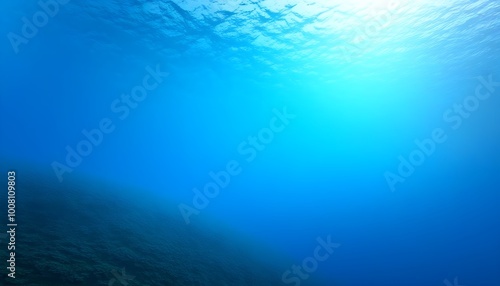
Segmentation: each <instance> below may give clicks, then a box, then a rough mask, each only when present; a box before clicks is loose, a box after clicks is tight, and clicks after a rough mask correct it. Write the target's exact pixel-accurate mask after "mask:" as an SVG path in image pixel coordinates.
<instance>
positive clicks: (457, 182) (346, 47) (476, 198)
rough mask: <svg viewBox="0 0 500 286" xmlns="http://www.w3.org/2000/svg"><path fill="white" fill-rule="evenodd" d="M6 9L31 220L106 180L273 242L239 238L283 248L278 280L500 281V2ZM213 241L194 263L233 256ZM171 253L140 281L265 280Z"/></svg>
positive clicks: (220, 227)
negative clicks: (185, 264)
mask: <svg viewBox="0 0 500 286" xmlns="http://www.w3.org/2000/svg"><path fill="white" fill-rule="evenodd" d="M0 7H2V11H3V12H2V17H1V20H0V21H1V25H0V29H1V33H0V34H2V35H4V38H3V41H2V42H1V44H0V55H1V63H2V64H1V66H0V73H1V74H2V77H1V78H2V81H1V87H2V92H1V93H0V108H1V112H0V119H1V124H0V133H1V137H0V139H1V141H0V147H1V148H0V158H2V172H4V171H5V174H6V173H7V171H8V170H15V171H16V173H17V174H18V179H17V180H18V184H20V185H21V186H23V184H24V188H25V189H26V191H25V193H26V195H24V197H23V193H19V194H18V196H19V197H18V199H19V204H26V207H25V208H24V210H25V214H24V222H25V224H28V225H30V221H31V220H35V218H38V217H39V216H41V215H42V214H43V213H44V211H42V210H44V208H46V209H47V212H49V211H50V212H51V211H54V209H53V208H52V206H51V205H50V202H51V201H52V200H49V199H43V198H44V197H46V198H52V197H53V196H54V197H59V196H60V195H61V194H64V193H65V191H67V190H70V189H71V190H73V189H74V188H75V186H78V187H77V189H82V190H83V192H84V194H85V193H92V194H93V192H95V191H96V190H97V189H99V196H103V201H105V202H106V203H102V205H99V206H98V207H99V208H103V207H110V209H109V210H111V209H112V206H113V207H115V205H117V204H120V202H122V201H124V202H123V205H127V206H129V205H133V206H134V208H133V211H132V207H127V208H125V207H116V208H117V209H120V210H122V211H123V212H124V213H122V214H116V213H113V214H112V216H113V217H114V216H117V217H118V218H116V220H119V219H120V217H121V218H123V217H127V219H128V215H130V216H131V217H132V215H133V218H137V217H141V213H144V214H147V215H148V217H149V216H150V215H151V212H154V213H155V214H156V215H155V217H163V215H165V216H166V217H168V220H171V221H172V225H176V232H179V233H190V231H192V230H194V229H196V230H199V229H201V230H203V231H207V232H209V231H218V233H222V234H221V236H222V237H224V239H225V240H227V241H233V240H234V241H237V240H238V241H239V240H240V239H241V240H245V241H246V242H247V243H252V244H255V245H258V247H256V248H255V251H253V250H251V249H247V250H246V251H245V252H250V253H252V254H253V255H255V256H256V257H257V258H256V259H257V260H259V259H260V260H261V262H259V263H265V262H266V260H268V262H269V264H271V265H272V266H273V267H275V268H276V269H274V270H273V271H274V272H273V273H274V274H276V276H275V277H274V276H273V277H272V279H271V280H272V281H277V282H276V284H266V285H296V286H298V285H340V286H341V285H381V286H391V285H402V286H413V285H415V286H416V285H419V286H420V285H446V286H448V285H468V286H472V285H500V239H499V238H500V208H499V207H498V204H499V203H500V193H499V192H498V191H499V189H500V188H499V186H500V181H499V179H498V176H497V172H498V170H499V166H500V158H499V151H498V146H499V143H500V136H499V135H498V131H499V129H498V127H499V122H500V113H499V112H498V110H499V108H500V98H499V97H500V68H499V66H500V65H499V64H500V33H499V31H500V17H499V15H500V3H498V1H459V0H457V1H442V2H435V1H427V0H419V1H407V0H399V1H398V0H395V1H361V0H359V1H350V2H348V1H336V0H332V1H326V0H316V1H309V0H306V1H297V0H282V1H270V0H262V1H261V0H259V1H247V0H238V1H230V2H221V1H210V0H200V1H181V0H174V1H143V0H133V1H132V0H127V1H111V0H102V1H94V0H89V1H85V2H82V1H68V0H64V1H63V0H41V1H22V2H20V1H16V2H14V1H8V2H5V3H2V4H0ZM25 174H29V176H28V175H25ZM2 180H5V182H7V175H5V178H2ZM42 181H43V187H37V184H42V183H41V182H42ZM98 182H100V183H98ZM104 182H105V183H104ZM103 186H105V187H103ZM41 189H43V190H41ZM51 190H52V191H51ZM55 190H57V191H55ZM30 192H35V193H30ZM45 192H47V193H45ZM3 193H5V194H3V195H5V197H6V191H5V192H3ZM67 193H68V194H72V192H69V191H68V192H67ZM28 194H29V195H28ZM3 195H2V196H3ZM68 196H69V195H68ZM75 198H76V196H75ZM2 199H3V197H2ZM78 200H80V199H74V198H73V199H71V198H67V200H61V201H60V203H61V204H66V203H67V202H69V201H76V203H75V205H74V206H73V207H74V208H75V209H79V210H85V216H86V217H87V216H88V217H92V214H93V213H94V212H93V211H92V208H91V206H92V204H91V203H89V201H92V199H89V200H88V201H86V200H83V202H82V203H81V204H78V203H77V202H78ZM27 201H31V203H30V204H27V203H26V202H27ZM23 206H24V205H23ZM27 206H31V207H33V208H35V209H36V210H37V212H39V213H32V212H31V209H30V210H28V209H29V208H28V207H27ZM58 206H60V205H58ZM127 209H129V210H130V213H127ZM2 212H3V213H5V214H6V213H7V209H5V211H4V210H3V209H2ZM19 212H20V214H19V215H22V209H20V210H19ZM67 213H70V214H71V213H75V212H74V210H70V209H68V210H67ZM96 213H97V211H96ZM98 213H99V216H100V217H103V216H104V217H107V216H108V215H110V216H111V214H108V213H107V212H106V211H99V212H98ZM28 214H29V215H28ZM136 215H137V217H136ZM82 216H83V215H82ZM69 217H71V216H69ZM77 217H79V215H78V216H75V218H74V219H75V221H80V219H79V218H77ZM110 220H111V219H110ZM131 220H132V218H131ZM50 221H51V220H50V219H49V218H47V221H45V222H43V223H42V224H41V225H39V227H40V228H43V227H42V226H43V225H44V224H45V223H46V224H49V225H50V224H51V222H50ZM113 221H114V219H113ZM100 223H103V222H101V221H100V220H98V219H96V218H92V219H90V218H89V220H88V221H87V222H85V221H84V222H82V223H81V225H82V226H85V227H90V228H92V226H98V225H99V224H100ZM159 223H160V222H159ZM31 224H32V222H31ZM119 224H123V225H126V224H127V223H126V222H123V223H119ZM160 224H161V223H160ZM130 225H132V224H130ZM58 227H59V228H58V230H59V231H61V230H64V229H65V228H67V229H68V231H70V229H71V227H70V226H66V225H64V224H61V225H58ZM149 227H150V230H151V229H156V228H158V231H159V232H160V233H163V232H165V233H170V232H169V231H168V229H169V224H166V225H162V226H161V227H159V226H158V225H156V224H152V225H151V226H149ZM26 229H29V230H30V231H31V233H30V235H37V228H36V227H31V228H28V227H26ZM97 229H98V230H95V233H93V235H92V237H93V238H96V237H104V235H100V234H99V231H101V232H102V233H104V232H106V231H109V232H110V233H113V231H115V230H112V229H106V228H105V227H103V229H102V230H99V229H100V228H97ZM136 231H137V232H141V230H140V229H136ZM19 232H20V234H19V236H20V237H21V238H20V239H21V240H22V236H23V232H22V229H20V230H19ZM147 233H149V232H147ZM152 233H154V231H152ZM51 234H52V235H54V233H51ZM25 235H27V234H26V233H25ZM44 235H49V234H42V231H40V237H45V236H44ZM129 235H132V236H133V233H132V234H130V233H129V234H127V235H124V236H129ZM141 235H143V233H142V232H141ZM196 235H198V234H196ZM193 236H194V234H193ZM47 237H50V236H47ZM38 239H40V238H38ZM144 239H146V240H147V239H148V236H147V235H144ZM154 239H159V240H165V241H168V240H169V237H168V235H167V236H166V237H164V238H157V237H156V236H155V238H154ZM34 240H36V239H34ZM103 240H104V238H103ZM181 240H182V239H181ZM41 241H42V242H39V244H40V248H43V247H44V246H46V245H52V243H51V242H50V238H46V239H43V240H41ZM134 243H136V242H131V241H129V242H123V247H130V248H133V247H134ZM137 243H138V242H137ZM325 244H327V245H328V246H325ZM210 245H211V244H208V246H206V247H205V246H203V248H204V249H205V250H207V251H209V250H210V247H211V246H210ZM120 247H122V245H120ZM164 247H175V244H169V243H166V244H165V246H164ZM318 247H319V248H318ZM146 249H147V247H146ZM183 249H185V248H183ZM188 249H189V248H188ZM193 249H196V248H194V247H193ZM219 249H220V248H219V247H217V248H216V247H215V246H214V251H216V250H219ZM258 249H259V251H260V252H259V251H258ZM260 249H266V250H268V251H270V252H267V251H263V250H260ZM318 249H319V250H318ZM56 250H57V247H55V250H54V251H56ZM161 250H162V249H161V248H160V247H158V250H155V251H161ZM163 250H165V249H163ZM19 251H22V250H19ZM143 251H145V250H143ZM183 251H186V250H183ZM183 251H179V252H176V255H177V256H178V257H191V256H189V255H187V254H186V253H183ZM193 251H196V250H193ZM89 252H91V251H90V250H89ZM271 252H272V254H271ZM2 253H3V252H2ZM140 253H141V252H140V251H139V252H138V253H137V255H138V257H141V255H140ZM226 254H227V253H220V255H221V256H223V255H226ZM2 255H3V254H2ZM5 255H7V254H6V253H5ZM64 255H66V257H64ZM72 255H75V254H74V253H73V254H71V253H69V254H68V253H66V254H61V256H57V257H55V258H54V257H53V258H47V261H48V262H43V263H49V262H50V261H51V260H58V261H66V259H69V260H70V261H71V257H72ZM186 255H187V256H186ZM274 256H277V257H280V258H279V259H278V258H277V259H276V261H281V260H280V259H283V261H286V262H283V263H281V262H271V260H272V261H274ZM6 257H7V256H6ZM203 257H204V256H203V255H200V256H199V257H198V258H197V260H196V261H193V262H192V263H193V265H197V264H200V265H207V264H211V263H214V264H216V265H218V264H217V263H215V262H213V260H211V259H209V258H207V257H205V259H204V258H203ZM271 257H273V258H271ZM87 258H88V257H86V259H87ZM94 258H95V257H94ZM94 258H93V259H94ZM149 258H150V257H149V256H147V257H146V256H145V257H142V259H144V260H148V259H149ZM2 259H3V258H2ZM156 259H158V260H162V261H163V260H166V261H167V260H168V261H170V260H171V259H176V258H175V256H174V257H168V258H167V257H159V258H156ZM134 260H136V259H135V258H134ZM187 260H188V261H190V260H189V259H187ZM27 263H28V262H26V264H25V265H27ZM40 263H42V262H40ZM127 263H128V262H127V259H123V260H121V261H120V262H117V263H116V264H118V265H115V267H117V268H121V267H125V265H124V264H127ZM259 263H257V262H255V265H260V264H259ZM121 265H123V266H121ZM250 265H251V266H252V265H253V264H250ZM293 265H295V266H293ZM19 267H23V264H22V263H21V264H20V266H19ZM26 267H27V266H26ZM220 267H221V268H224V267H227V265H226V264H224V263H222V264H221V266H220ZM256 267H257V266H256ZM259 267H260V266H259ZM55 268H57V267H55ZM4 269H5V268H4ZM37 269H38V271H41V272H43V271H44V270H40V269H44V268H37ZM256 269H260V268H256ZM85 271H88V272H95V269H93V268H88V269H86V268H85V269H84V270H80V272H79V273H82V276H84V275H83V273H85ZM102 271H103V272H108V276H110V275H109V271H110V270H109V271H108V270H102ZM129 271H130V272H132V271H133V270H132V269H131V270H129ZM164 271H165V273H167V274H165V273H158V276H154V275H151V276H148V277H147V278H148V281H149V282H147V283H148V284H145V283H146V282H139V281H140V279H141V277H140V276H141V275H140V273H135V274H134V275H136V276H137V280H134V282H130V285H263V284H259V283H262V282H259V281H260V280H257V279H256V280H252V279H250V278H249V279H247V280H244V281H246V282H242V281H243V280H242V281H239V282H230V281H229V282H222V280H223V277H224V275H221V276H220V277H219V276H217V277H218V278H216V279H215V278H214V279H212V278H210V279H209V278H207V279H206V280H202V279H201V278H199V277H212V276H211V275H215V274H214V273H213V271H210V272H207V273H205V274H203V275H200V276H196V275H198V274H193V277H194V278H193V279H192V280H189V279H188V280H186V281H190V282H175V281H181V280H182V279H181V278H179V279H180V280H168V281H170V282H165V281H167V280H165V279H164V278H163V277H162V275H167V276H168V275H169V274H168V273H173V272H176V271H180V270H175V269H164ZM221 271H222V270H221ZM246 271H250V270H249V269H247V268H246V267H243V268H242V270H241V273H247V274H245V275H249V276H248V277H252V275H256V274H255V273H256V271H253V272H252V271H250V272H246ZM25 273H31V275H33V276H31V277H35V273H36V271H34V272H31V271H30V272H25ZM61 273H65V272H64V271H61ZM61 273H59V274H58V273H57V272H54V274H53V275H55V276H58V277H60V276H64V274H61ZM188 273H189V271H188ZM248 273H253V274H248ZM274 274H272V275H274ZM18 275H19V276H20V277H22V279H26V280H25V281H29V282H22V283H25V284H24V285H101V284H102V285H108V283H107V282H108V281H107V280H102V281H101V280H100V281H95V280H85V279H87V278H85V279H84V278H78V277H77V278H75V280H72V281H73V282H47V281H49V279H50V277H46V278H47V280H46V281H43V282H40V281H38V282H37V281H36V279H35V278H33V279H32V280H29V279H30V276H29V275H28V274H23V273H18ZM23 275H24V277H23ZM104 276H105V275H104ZM104 276H103V277H104ZM235 276H238V277H240V276H239V274H235ZM110 277H112V276H110ZM214 277H215V276H214ZM111 279H113V278H111ZM235 279H236V278H235ZM82 281H85V282H82ZM88 281H93V282H88ZM110 281H113V280H110ZM217 281H218V282H217ZM2 282H4V283H13V282H12V280H9V279H8V278H6V280H4V281H2ZM28 283H30V284H28ZM43 283H46V284H43ZM51 283H52V284H51ZM54 283H63V284H54ZM64 283H66V284H64ZM78 283H80V284H78ZM100 283H101V284H100ZM110 283H111V282H110ZM113 283H114V282H113ZM132 283H135V284H132ZM140 283H143V284H140ZM181 283H185V284H181ZM273 283H274V282H273ZM111 284H112V283H111ZM6 285H7V284H6ZM19 285H23V284H19ZM117 285H118V284H117Z"/></svg>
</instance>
